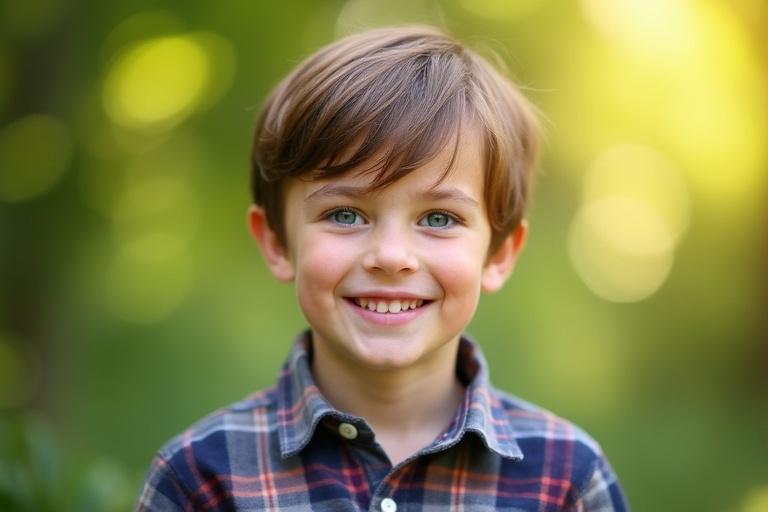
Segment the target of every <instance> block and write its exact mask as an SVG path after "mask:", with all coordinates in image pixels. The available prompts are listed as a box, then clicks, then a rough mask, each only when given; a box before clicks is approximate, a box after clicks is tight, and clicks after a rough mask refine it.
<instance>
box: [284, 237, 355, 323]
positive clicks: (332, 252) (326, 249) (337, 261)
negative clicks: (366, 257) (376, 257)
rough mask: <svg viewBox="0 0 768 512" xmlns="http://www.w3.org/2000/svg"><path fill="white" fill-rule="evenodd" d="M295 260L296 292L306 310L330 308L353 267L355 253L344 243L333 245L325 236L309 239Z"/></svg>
mask: <svg viewBox="0 0 768 512" xmlns="http://www.w3.org/2000/svg"><path fill="white" fill-rule="evenodd" d="M298 249H299V250H298V251H297V253H298V254H299V255H300V256H299V257H298V258H297V259H296V261H295V268H296V291H297V294H298V298H299V302H300V304H301V306H302V308H303V309H304V310H305V311H306V310H307V309H314V308H315V307H328V306H330V305H332V304H333V302H334V291H335V289H336V287H337V286H338V285H339V283H341V281H342V280H343V279H344V276H345V275H346V274H347V273H348V272H349V270H350V268H352V261H351V258H352V255H353V254H354V253H353V251H352V250H351V249H350V250H347V249H345V244H344V243H339V242H338V241H336V242H333V243H331V242H330V241H329V240H327V239H326V238H324V237H320V236H316V237H313V236H307V237H306V238H305V239H304V240H303V243H302V246H301V247H300V248H298Z"/></svg>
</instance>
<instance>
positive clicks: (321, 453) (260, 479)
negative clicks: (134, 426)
mask: <svg viewBox="0 0 768 512" xmlns="http://www.w3.org/2000/svg"><path fill="white" fill-rule="evenodd" d="M310 347H311V344H310V336H309V335H307V334H304V335H302V336H301V337H300V338H299V339H298V340H297V342H296V344H295V345H294V348H293V350H292V352H291V354H290V357H289V359H288V361H287V362H286V364H285V366H284V367H283V369H282V371H281V374H280V377H279V379H278V382H277V385H276V386H275V387H273V388H270V389H268V390H266V391H263V392H260V393H257V394H256V395H254V396H251V397H250V398H248V399H246V400H244V401H242V402H239V403H236V404H234V405H232V406H230V407H228V408H226V409H223V410H221V411H218V412H216V413H214V414H212V415H211V416H209V417H207V418H206V419H204V420H202V421H201V422H199V423H197V424H196V425H194V426H193V427H191V428H190V429H189V430H187V431H186V432H185V433H183V434H182V435H180V436H179V437H177V438H176V439H174V440H172V441H171V442H170V443H168V444H167V445H166V446H165V447H164V448H163V449H162V450H161V451H160V452H159V453H158V454H157V456H156V457H155V459H154V461H153V463H152V466H151V468H150V470H149V474H148V475H147V478H146V482H145V486H144V490H143V492H142V494H141V496H140V497H139V501H138V504H137V510H138V511H148V510H153V511H158V510H163V511H181V510H183V511H198V510H216V511H224V510H273V511H278V510H279V511H300V510H319V511H331V510H333V511H344V510H350V511H351V510H355V511H359V510H372V511H373V510H377V511H379V510H380V511H383V512H395V511H398V512H405V511H414V510H422V511H444V510H466V511H470V510H478V511H479V510H483V511H492V510H506V511H518V512H520V511H538V512H545V511H556V510H567V511H574V512H576V511H600V512H612V511H624V510H627V505H626V502H625V499H624V496H623V494H622V491H621V488H620V487H619V484H618V482H617V480H616V476H615V475H614V473H613V471H612V469H611V467H610V465H609V464H608V462H607V460H606V459H605V457H604V456H603V454H602V453H601V451H600V448H599V447H598V446H597V444H596V443H595V442H594V441H593V440H592V439H591V438H590V437H589V436H588V435H587V434H585V433H584V432H582V431H581V430H579V429H578V428H577V427H575V426H573V425H572V424H570V423H568V422H567V421H564V420H562V419H560V418H558V417H556V416H554V415H552V414H550V413H548V412H546V411H543V410H541V409H539V408H538V407H535V406H533V405H531V404H528V403H526V402H523V401H521V400H519V399H517V398H513V397H510V396H507V395H505V394H503V393H501V392H499V391H497V390H495V389H493V388H492V387H490V384H489V382H488V377H487V370H486V364H485V361H484V359H483V356H482V354H481V353H480V351H479V349H478V348H477V346H476V345H475V344H473V343H472V342H470V341H468V340H467V339H465V338H463V339H462V340H461V343H460V349H459V357H458V362H457V375H458V377H459V378H460V379H461V380H462V381H463V382H464V383H465V384H466V385H467V391H466V394H465V400H464V402H463V404H462V405H461V407H459V409H458V411H457V413H456V415H455V417H454V420H453V421H452V423H451V424H450V425H449V426H448V428H446V429H445V431H444V432H443V433H442V434H441V435H439V436H438V437H437V438H436V439H435V440H434V441H433V442H432V444H430V445H429V446H426V447H424V448H423V449H422V450H421V451H419V452H418V453H417V454H415V455H413V456H411V457H410V458H408V459H407V460H405V461H404V462H402V463H400V464H398V465H396V466H394V467H393V466H392V465H391V463H390V462H389V459H388V458H387V456H386V455H385V454H384V452H383V451H382V449H381V447H380V446H379V445H378V444H377V443H376V441H375V439H374V433H373V431H372V430H371V428H370V427H369V426H368V425H367V423H366V422H365V420H364V419H362V418H359V417H355V416H351V415H349V414H345V413H342V412H339V411H338V410H336V409H334V408H333V407H332V406H331V405H330V404H329V403H328V402H327V401H326V400H325V399H324V398H323V396H322V395H321V394H320V392H319V390H318V388H317V386H316V385H315V383H314V381H313V379H312V375H311V373H310V358H311V348H310Z"/></svg>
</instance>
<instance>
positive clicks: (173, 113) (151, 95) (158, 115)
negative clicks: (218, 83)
mask: <svg viewBox="0 0 768 512" xmlns="http://www.w3.org/2000/svg"><path fill="white" fill-rule="evenodd" d="M210 74H211V64H210V62H208V58H207V55H206V53H205V50H204V49H203V48H201V46H200V44H199V43H197V42H196V41H195V40H193V39H190V38H189V37H185V36H168V37H160V38H156V39H152V40H149V41H145V42H143V43H141V44H138V45H136V47H134V48H132V49H131V50H130V51H128V52H127V53H126V54H125V55H123V56H122V57H121V58H120V60H119V61H118V62H117V63H116V64H115V65H114V66H113V68H112V70H111V71H110V73H109V76H108V77H107V80H106V82H105V84H104V94H103V100H104V107H105V108H106V111H107V114H109V117H110V118H111V119H112V120H113V121H114V122H116V123H118V124H120V125H123V126H125V127H128V128H134V129H142V128H157V127H163V128H167V127H170V126H173V125H175V124H177V123H178V122H180V121H181V120H183V119H184V118H185V117H186V116H187V115H189V114H190V113H191V112H192V111H193V110H194V108H195V107H196V106H197V104H198V103H199V102H200V98H201V97H202V95H203V93H204V91H205V88H206V86H207V85H208V81H209V80H210Z"/></svg>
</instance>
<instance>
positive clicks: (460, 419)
mask: <svg viewBox="0 0 768 512" xmlns="http://www.w3.org/2000/svg"><path fill="white" fill-rule="evenodd" d="M311 352H312V342H311V334H310V332H309V331H306V332H304V333H302V334H301V335H299V336H298V338H297V339H296V341H295V343H294V344H293V348H292V350H291V353H290V355H289V357H288V360H287V361H286V363H285V365H284V366H283V368H282V370H281V372H280V377H279V380H278V397H277V399H278V411H277V416H278V428H279V432H280V450H281V454H282V456H283V457H290V456H292V455H295V454H296V453H298V452H300V451H301V450H302V449H303V448H304V447H305V446H306V445H307V444H308V443H309V442H310V440H311V438H312V435H313V434H314V432H315V429H316V428H317V425H318V424H319V423H320V421H321V420H322V419H323V418H325V417H326V416H333V417H334V418H336V419H337V420H339V421H348V422H353V423H357V422H360V421H361V419H360V418H357V417H356V416H352V415H349V414H345V413H342V412H340V411H338V410H336V409H334V408H333V406H331V404H329V403H328V401H327V400H326V399H325V398H324V397H323V395H322V394H321V393H320V390H319V389H318V388H317V385H316V384H315V381H314V378H313V377H312V372H311V371H310V361H311V357H312V353H311ZM456 373H457V376H458V377H459V379H461V380H462V382H464V384H465V385H466V387H467V391H466V394H465V397H464V402H463V403H462V405H461V407H460V408H459V410H458V411H457V414H456V416H455V417H454V420H453V422H452V423H451V425H450V426H449V428H448V429H447V430H446V431H445V433H444V434H443V435H442V436H441V437H440V439H439V440H438V441H437V442H435V443H434V444H433V445H432V446H431V447H430V448H428V451H430V452H437V451H441V450H444V449H446V448H448V447H450V446H452V445H454V444H456V443H458V442H459V441H460V440H461V438H462V437H463V436H464V434H465V433H467V432H472V433H474V434H476V435H477V436H479V437H480V438H481V439H482V440H483V443H484V444H485V446H486V447H487V448H488V449H489V450H491V451H493V452H495V453H497V454H499V455H500V456H502V457H505V458H511V459H516V460H522V458H523V453H522V451H521V450H520V446H519V445H518V444H517V441H516V440H515V437H514V434H513V429H512V425H511V424H510V423H509V419H508V418H509V417H508V414H507V413H506V411H505V410H504V408H503V406H502V405H501V402H500V400H499V397H498V394H497V393H496V392H495V391H494V390H493V389H492V388H491V386H490V383H489V380H488V366H487V363H486V361H485V358H484V357H483V354H482V352H481V351H480V348H479V347H478V346H477V344H476V343H475V342H473V341H472V340H470V339H469V338H468V337H466V336H464V337H462V338H461V340H460V343H459V353H458V358H457V364H456Z"/></svg>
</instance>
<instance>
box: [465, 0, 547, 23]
mask: <svg viewBox="0 0 768 512" xmlns="http://www.w3.org/2000/svg"><path fill="white" fill-rule="evenodd" d="M459 5H461V6H462V7H463V8H464V9H465V10H466V11H467V12H470V13H472V14H474V15H475V16H478V17H481V18H485V19H488V20H496V21H509V20H513V19H516V18H520V17H522V16H525V15H526V14H528V13H529V12H531V11H532V10H534V9H535V8H536V7H539V6H540V5H541V0H515V1H510V0H459Z"/></svg>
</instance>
